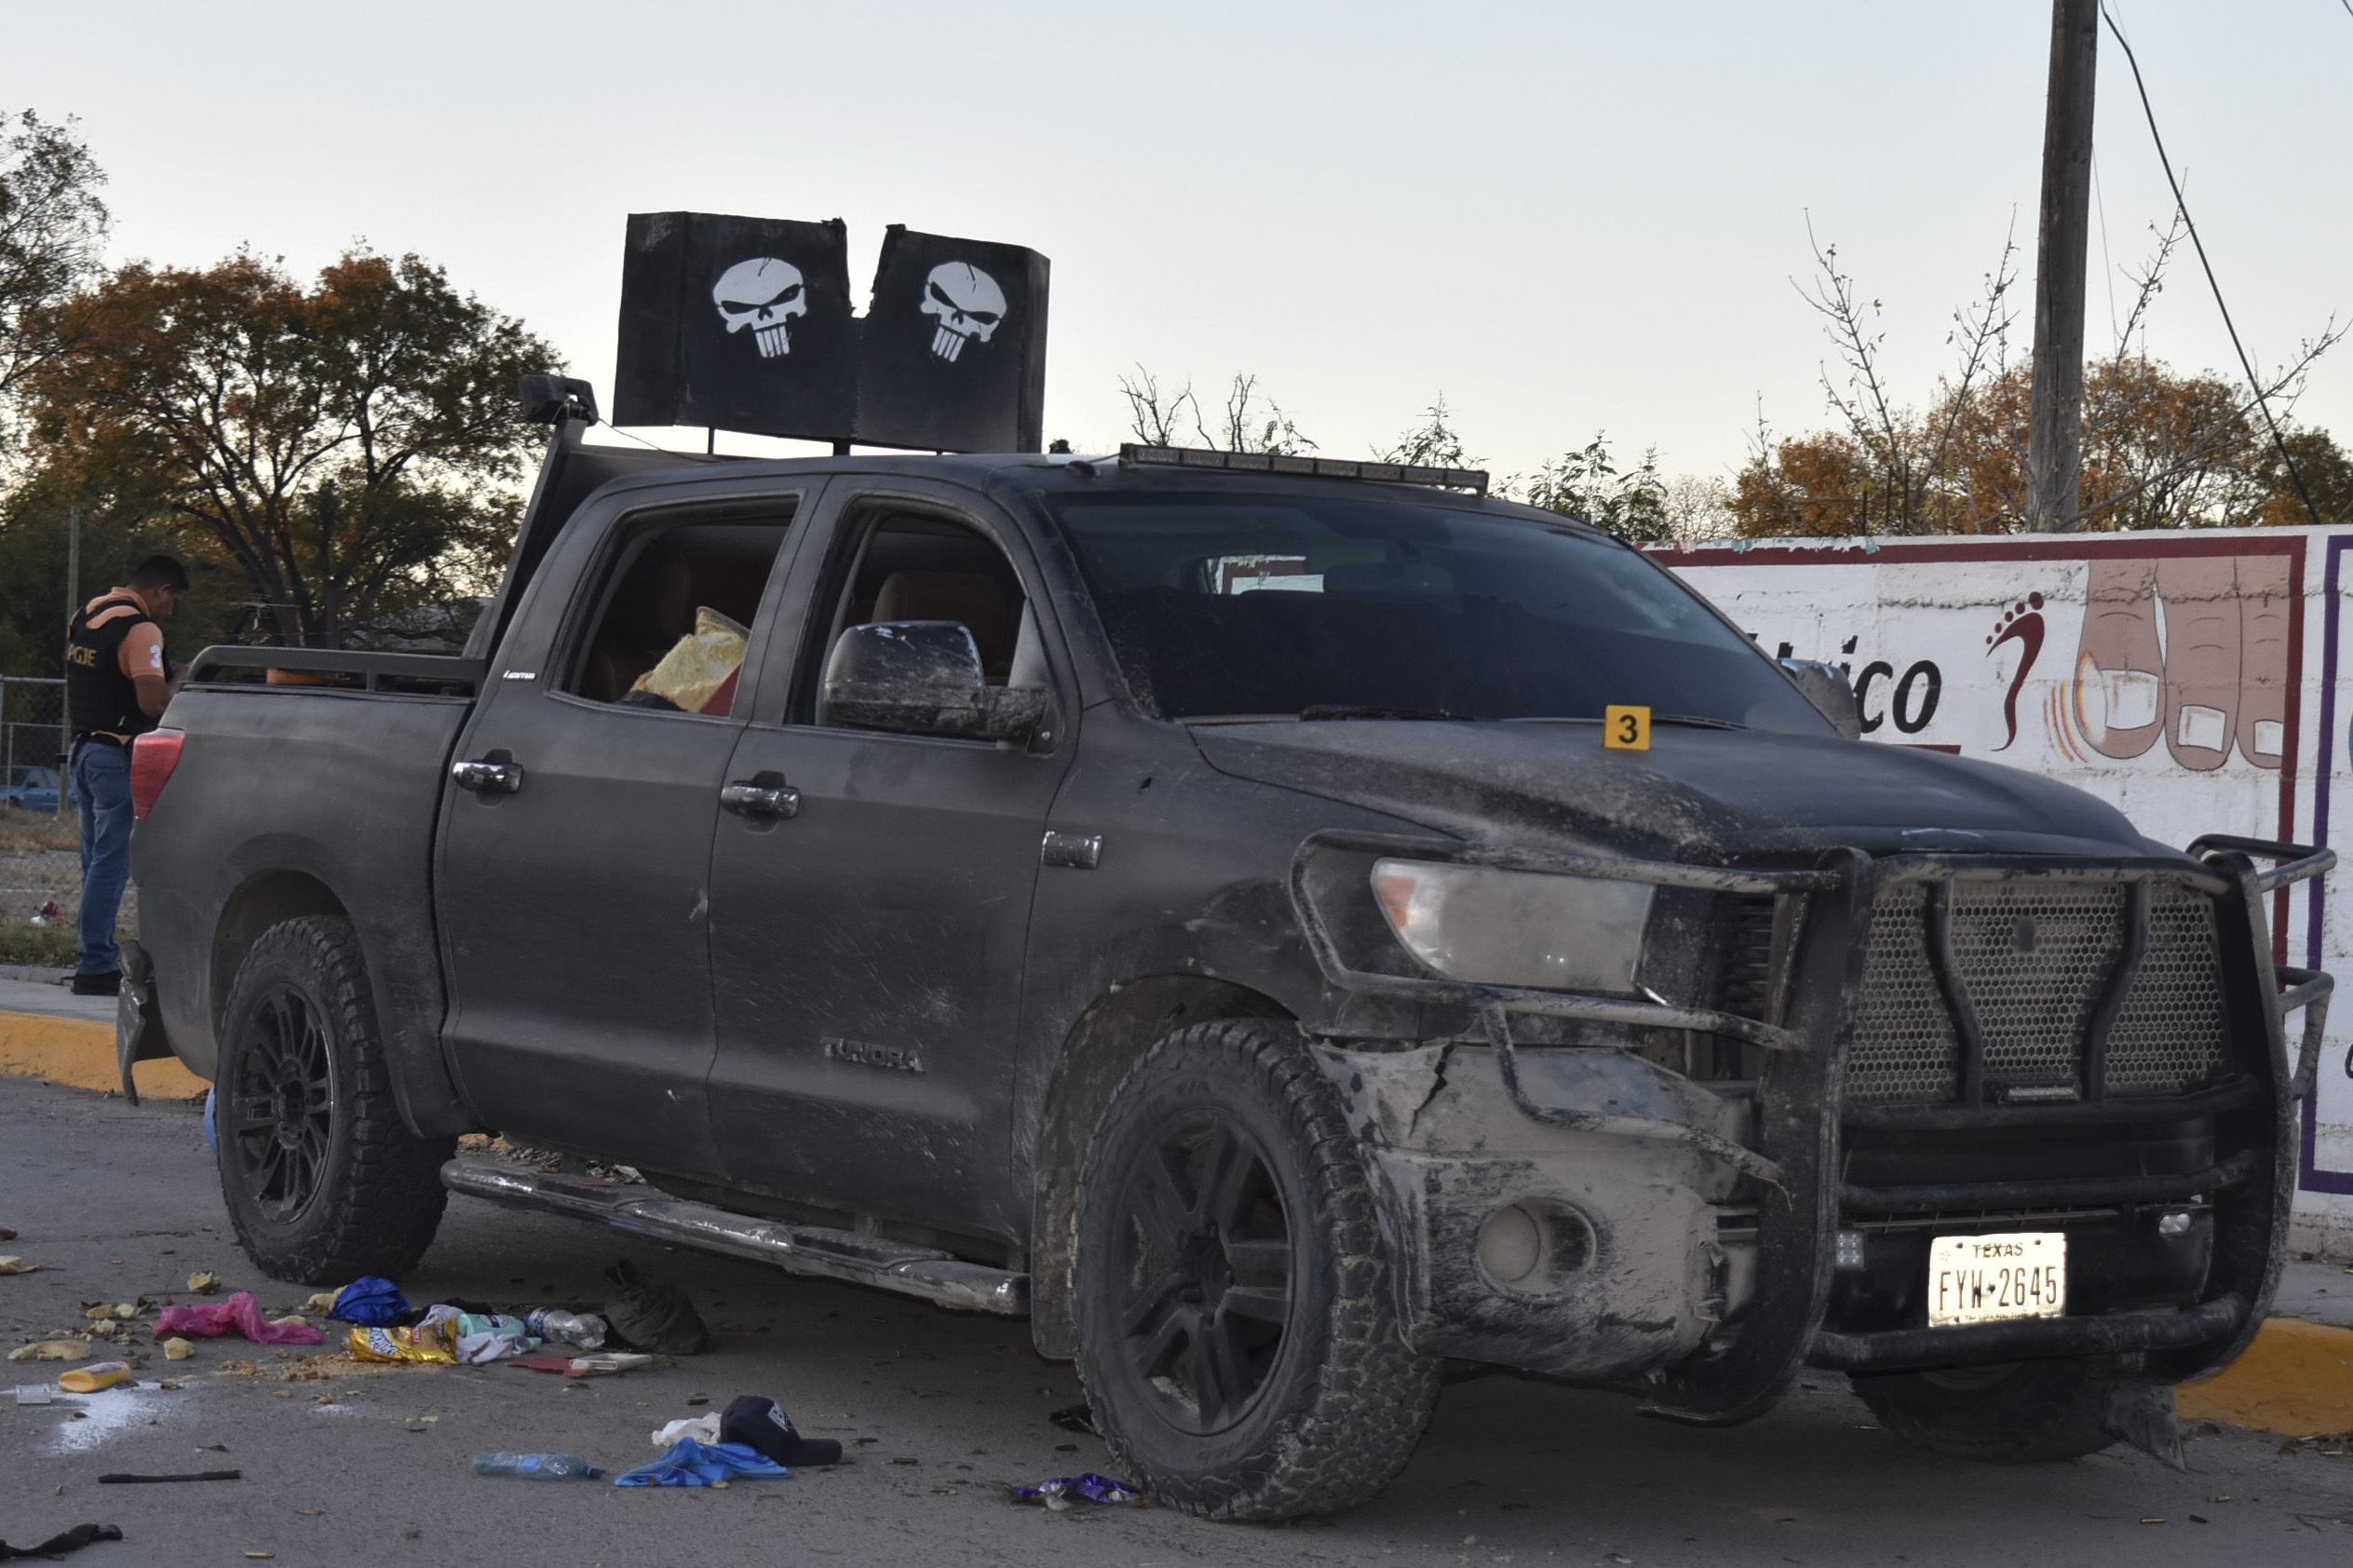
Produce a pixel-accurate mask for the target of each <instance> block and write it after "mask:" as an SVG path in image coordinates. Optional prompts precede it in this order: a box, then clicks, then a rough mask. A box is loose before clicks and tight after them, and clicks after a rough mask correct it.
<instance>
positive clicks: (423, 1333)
mask: <svg viewBox="0 0 2353 1568" xmlns="http://www.w3.org/2000/svg"><path fill="white" fill-rule="evenodd" d="M344 1343H345V1345H347V1346H348V1347H349V1348H350V1352H351V1358H352V1359H353V1360H355V1361H412V1362H420V1363H428V1364H429V1363H439V1365H441V1366H455V1365H456V1364H457V1352H456V1351H455V1350H454V1349H453V1348H451V1345H450V1341H449V1336H448V1335H446V1334H445V1333H444V1332H443V1331H442V1325H441V1324H439V1323H436V1324H434V1325H432V1326H431V1327H429V1328H428V1327H426V1326H425V1325H423V1324H419V1325H418V1326H417V1327H415V1328H413V1329H354V1330H352V1331H350V1332H349V1333H348V1334H346V1335H345V1338H344Z"/></svg>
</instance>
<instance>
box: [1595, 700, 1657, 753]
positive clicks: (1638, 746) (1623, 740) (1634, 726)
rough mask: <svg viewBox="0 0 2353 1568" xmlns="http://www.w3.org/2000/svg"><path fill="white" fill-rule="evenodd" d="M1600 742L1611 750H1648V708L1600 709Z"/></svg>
mask: <svg viewBox="0 0 2353 1568" xmlns="http://www.w3.org/2000/svg"><path fill="white" fill-rule="evenodd" d="M1602 746H1604V747H1605V748H1607V749H1608V750H1612V751H1647V750H1650V710H1649V709H1647V708H1617V707H1610V708H1604V709H1602Z"/></svg>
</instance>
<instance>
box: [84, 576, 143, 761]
mask: <svg viewBox="0 0 2353 1568" xmlns="http://www.w3.org/2000/svg"><path fill="white" fill-rule="evenodd" d="M118 605H128V606H129V609H130V614H129V615H116V616H115V618H114V619H113V620H110V621H108V622H107V623H106V624H105V625H104V626H101V627H98V628H96V629H92V627H91V626H90V624H89V623H90V617H91V615H94V614H103V613H104V612H106V611H108V610H111V609H114V608H115V607H116V606H118ZM153 624H154V619H153V617H152V616H150V615H148V614H147V612H146V611H144V610H142V609H141V608H140V607H139V605H138V604H137V603H135V602H132V601H130V600H128V599H112V598H110V599H104V600H101V601H100V602H98V604H97V605H96V606H95V608H94V609H92V608H85V609H84V610H82V611H81V612H80V613H79V614H77V615H75V616H74V622H73V625H72V627H71V628H69V629H68V630H67V633H66V639H65V719H66V723H67V724H68V725H70V726H71V728H72V730H73V735H74V739H76V740H79V739H81V738H82V737H84V736H86V735H100V734H104V735H143V734H145V733H146V732H147V731H149V730H151V729H154V728H155V727H156V721H155V720H153V719H150V718H149V717H147V715H146V714H145V713H144V712H142V711H141V710H140V707H139V688H138V687H137V686H136V685H134V684H133V683H132V682H131V679H130V677H129V676H128V675H126V674H124V673H123V658H122V653H123V639H124V638H126V637H128V636H129V635H130V629H131V628H133V627H135V626H151V625H153ZM158 673H161V672H160V671H158Z"/></svg>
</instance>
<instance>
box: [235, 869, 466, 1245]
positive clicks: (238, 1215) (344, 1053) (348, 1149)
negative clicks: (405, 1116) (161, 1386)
mask: <svg viewBox="0 0 2353 1568" xmlns="http://www.w3.org/2000/svg"><path fill="white" fill-rule="evenodd" d="M214 1094H215V1101H214V1112H215V1116H216V1119H217V1123H218V1128H219V1136H218V1140H217V1142H218V1144H219V1156H218V1164H219V1167H220V1176H221V1196H222V1198H223V1201H224V1202H225V1203H226V1204H227V1206H228V1210H229V1221H230V1223H232V1224H233V1225H234V1226H235V1227H236V1229H237V1241H238V1243H239V1245H241V1246H243V1247H244V1249H245V1251H246V1255H247V1256H248V1257H250V1258H251V1259H252V1260H253V1261H254V1263H256V1264H259V1265H261V1267H262V1268H263V1270H264V1272H266V1273H268V1274H269V1275H270V1276H271V1277H274V1278H277V1279H291V1280H298V1281H302V1282H304V1283H308V1284H316V1285H338V1286H340V1285H346V1284H349V1283H350V1282H351V1281H352V1280H354V1279H356V1278H358V1277H359V1276H361V1275H363V1274H374V1275H382V1276H384V1277H386V1278H392V1279H398V1278H399V1277H400V1276H401V1275H403V1274H406V1273H407V1272H408V1271H409V1270H410V1269H412V1268H413V1267H415V1266H416V1262H417V1259H419V1258H420V1257H422V1256H424V1254H425V1250H426V1247H427V1246H429V1245H431V1243H432V1240H433V1233H434V1231H435V1230H436V1229H437V1228H438V1227H439V1224H440V1223H441V1210H442V1209H443V1208H444V1207H445V1206H446V1205H447V1204H448V1202H449V1194H448V1192H447V1191H446V1190H445V1189H444V1188H443V1187H442V1185H441V1162H442V1161H443V1160H446V1159H448V1158H449V1157H450V1156H451V1155H453V1153H455V1152H456V1148H457V1140H456V1139H454V1138H419V1137H418V1136H417V1135H416V1134H415V1133H413V1132H412V1131H411V1130H410V1129H409V1127H408V1124H406V1123H405V1122H403V1121H402V1120H401V1119H400V1112H399V1105H398V1103H397V1102H396V1100H395V1097H394V1094H393V1090H392V1069H391V1065H390V1062H389V1061H388V1060H387V1052H386V1050H385V1042H384V1039H383V1036H382V1034H381V1033H380V1031H379V1029H378V1026H377V1022H376V1009H375V999H374V994H373V993H372V990H371V989H370V987H369V984H368V965H367V960H366V958H365V957H364V956H363V955H362V953H361V952H360V948H359V937H358V932H356V931H354V930H353V929H352V927H351V924H350V922H348V921H346V920H344V919H342V918H340V917H338V916H334V915H324V914H311V915H304V916H302V917H301V918H300V919H296V920H289V921H286V922H284V923H283V924H280V925H277V926H271V927H270V928H269V929H268V930H266V931H264V932H263V933H262V935H261V936H260V937H258V938H256V939H255V940H254V942H253V945H252V947H251V948H250V949H249V950H247V952H246V954H245V961H244V963H243V964H241V965H239V966H238V967H237V981H236V983H235V984H234V985H232V986H231V987H230V988H229V999H228V1005H227V1006H226V1007H223V1009H222V1019H221V1048H220V1059H219V1061H217V1062H216V1063H215V1071H214Z"/></svg>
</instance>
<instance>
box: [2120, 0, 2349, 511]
mask: <svg viewBox="0 0 2353 1568" xmlns="http://www.w3.org/2000/svg"><path fill="white" fill-rule="evenodd" d="M2341 3H2342V4H2343V5H2344V6H2345V7H2346V10H2347V11H2348V12H2353V0H2341ZM2100 20H2103V21H2104V22H2106V23H2107V24H2108V31H2109V32H2110V33H2112V34H2115V35H2116V47H2119V48H2121V49H2123V50H2124V62H2125V64H2127V65H2128V66H2130V67H2131V69H2132V86H2133V88H2134V90H2135V91H2137V92H2139V93H2140V95H2141V113H2142V115H2143V116H2144V117H2145V118H2146V119H2147V120H2148V122H2149V140H2150V141H2152V142H2156V143H2157V162H2158V164H2159V165H2161V166H2162V167H2163V168H2164V169H2165V182H2166V183H2167V184H2168V185H2170V186H2171V187H2172V189H2173V208H2174V210H2176V211H2178V212H2179V213H2181V215H2182V226H2183V227H2184V228H2185V229H2187V230H2189V236H2190V244H2191V246H2192V247H2193V248H2195V249H2196V250H2197V264H2198V266H2199V267H2200V268H2202V269H2203V270H2204V271H2205V274H2206V287H2207V288H2209V289H2211V291H2213V294H2214V308H2215V309H2216V310H2218V311H2220V312H2222V316H2223V330H2224V331H2226V332H2228V333H2229V334H2230V346H2231V347H2232V348H2233V349H2235V350H2237V352H2238V368H2239V369H2240V370H2242V371H2244V372H2246V373H2247V385H2248V387H2249V389H2250V390H2252V392H2253V393H2254V395H2255V407H2256V408H2257V409H2259V410H2261V411H2262V412H2263V422H2264V424H2265V426H2266V427H2268V428H2269V429H2270V431H2271V444H2272V446H2273V448H2274V449H2275V450H2277V451H2278V452H2279V461H2280V462H2282V463H2284V464H2286V465H2287V466H2288V477H2289V478H2290V479H2292V480H2295V482H2296V494H2297V495H2299V496H2300V497H2302V498H2303V501H2304V509H2305V512H2306V514H2307V515H2308V516H2309V517H2310V518H2311V519H2312V520H2313V521H2314V522H2319V520H2320V508H2319V507H2316V506H2314V505H2313V504H2312V492H2311V491H2309V490H2307V489H2306V488H2305V484H2304V474H2303V472H2302V471H2301V470H2300V469H2298V468H2297V467H2296V460H2295V458H2294V457H2292V455H2290V453H2289V452H2288V443H2287V440H2286V439H2285V438H2283V437H2282V436H2281V435H2280V434H2279V421H2278V420H2276V419H2274V418H2272V416H2271V399H2269V398H2268V397H2266V396H2265V393H2264V389H2263V382H2262V381H2261V380H2260V379H2259V378H2258V377H2257V376H2256V374H2255V365H2254V361H2253V360H2252V359H2250V358H2247V349H2246V345H2243V344H2241V343H2240V342H2239V341H2238V327H2237V326H2236V325H2234V324H2233V323H2232V321H2231V318H2230V306H2229V305H2227V304H2224V303H2223V286H2222V284H2221V283H2219V282H2217V281H2216V280H2215V277H2214V264H2213V263H2211V262H2210V261H2208V260H2207V259H2206V242H2205V241H2204V240H2202V239H2200V238H2199V237H2197V222H2196V221H2195V220H2193V219H2192V218H2191V217H2190V209H2189V203H2188V202H2186V201H2184V200H2183V199H2182V182H2180V181H2179V180H2176V179H2174V178H2173V160H2172V159H2171V158H2169V157H2167V156H2166V155H2165V138H2164V137H2163V136H2161V135H2159V134H2158V132H2157V111H2156V110H2155V109H2154V108H2152V107H2150V105H2149V88H2148V84H2147V83H2146V82H2143V80H2142V79H2141V62H2140V61H2138V60H2137V59H2135V58H2134V57H2133V54H2132V46H2131V44H2130V43H2129V42H2128V41H2127V40H2126V38H2125V36H2124V29H2123V28H2121V27H2118V26H2117V25H2116V18H2115V17H2113V16H2110V15H2109V14H2108V7H2106V6H2105V5H2103V6H2102V7H2100Z"/></svg>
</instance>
